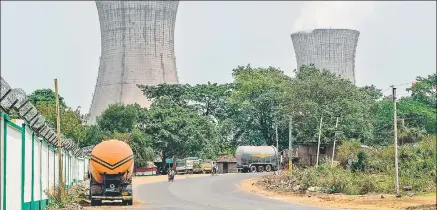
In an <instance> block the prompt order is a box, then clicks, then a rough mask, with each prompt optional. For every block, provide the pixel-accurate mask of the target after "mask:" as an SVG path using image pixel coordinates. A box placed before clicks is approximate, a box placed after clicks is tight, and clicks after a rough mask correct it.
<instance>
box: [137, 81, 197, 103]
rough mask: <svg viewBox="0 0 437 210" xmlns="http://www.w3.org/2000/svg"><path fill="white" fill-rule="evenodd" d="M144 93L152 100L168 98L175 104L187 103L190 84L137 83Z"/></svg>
mask: <svg viewBox="0 0 437 210" xmlns="http://www.w3.org/2000/svg"><path fill="white" fill-rule="evenodd" d="M137 86H138V88H140V89H141V90H142V91H143V93H144V95H145V96H146V97H147V98H148V99H151V100H152V102H153V101H159V100H164V99H165V100H169V101H171V102H173V103H175V104H177V105H180V106H184V105H187V102H188V101H187V100H188V95H189V89H190V85H188V84H184V85H183V84H158V85H153V86H152V85H137Z"/></svg>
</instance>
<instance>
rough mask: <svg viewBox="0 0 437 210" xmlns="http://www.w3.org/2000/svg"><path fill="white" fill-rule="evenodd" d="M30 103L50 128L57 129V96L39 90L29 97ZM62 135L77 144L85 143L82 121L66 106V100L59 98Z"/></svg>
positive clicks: (48, 91) (47, 90) (48, 90)
mask: <svg viewBox="0 0 437 210" xmlns="http://www.w3.org/2000/svg"><path fill="white" fill-rule="evenodd" d="M29 101H30V102H31V103H32V104H33V105H34V106H35V108H36V109H37V110H38V112H40V113H41V115H42V116H44V118H45V119H46V121H47V122H48V124H49V126H51V127H52V128H54V129H56V94H55V92H53V91H52V90H51V89H38V90H35V91H34V92H33V93H32V94H30V95H29ZM59 104H60V108H59V111H60V120H61V133H62V135H64V136H65V137H66V138H71V139H73V140H74V141H76V142H80V141H83V139H84V137H85V133H84V132H83V131H84V128H83V126H82V121H81V119H80V117H79V116H78V115H77V113H76V112H74V111H72V109H71V108H68V106H67V105H66V104H65V102H64V99H63V98H62V97H61V96H59Z"/></svg>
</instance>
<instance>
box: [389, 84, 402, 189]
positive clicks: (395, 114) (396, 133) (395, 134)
mask: <svg viewBox="0 0 437 210" xmlns="http://www.w3.org/2000/svg"><path fill="white" fill-rule="evenodd" d="M391 87H392V89H393V107H394V115H393V124H394V137H395V139H394V140H395V142H394V143H395V176H396V177H395V180H396V183H395V190H396V197H400V194H399V168H398V123H397V113H396V111H397V110H396V88H395V86H394V85H392V86H391Z"/></svg>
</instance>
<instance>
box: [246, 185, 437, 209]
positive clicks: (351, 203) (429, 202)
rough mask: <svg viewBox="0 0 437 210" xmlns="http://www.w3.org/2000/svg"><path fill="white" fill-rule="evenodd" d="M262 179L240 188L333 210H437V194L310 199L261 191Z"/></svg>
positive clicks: (325, 196) (318, 196)
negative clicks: (259, 185) (338, 209)
mask: <svg viewBox="0 0 437 210" xmlns="http://www.w3.org/2000/svg"><path fill="white" fill-rule="evenodd" d="M260 179H261V178H252V179H248V180H245V181H243V182H241V183H240V186H239V187H240V188H241V189H242V190H244V191H247V192H251V193H254V194H257V195H262V196H265V197H270V198H274V199H279V200H283V201H285V202H290V203H295V204H302V205H308V206H321V207H325V208H331V209H333V208H340V209H360V210H361V209H369V210H374V209H380V210H394V209H436V208H435V205H436V194H431V195H426V196H413V197H407V196H404V197H401V198H396V197H395V196H394V195H384V198H381V194H378V195H366V196H349V195H326V194H310V195H311V197H309V196H308V195H300V194H295V193H282V192H272V191H267V190H264V189H261V188H260V187H258V186H256V184H255V183H256V182H257V181H259V180H260ZM433 205H434V206H433Z"/></svg>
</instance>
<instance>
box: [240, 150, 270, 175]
mask: <svg viewBox="0 0 437 210" xmlns="http://www.w3.org/2000/svg"><path fill="white" fill-rule="evenodd" d="M235 157H236V158H237V168H238V169H240V170H242V171H243V172H248V171H250V172H257V171H258V172H263V171H264V170H265V171H267V172H270V171H272V170H274V171H276V170H278V151H277V149H276V148H275V147H273V146H239V147H238V148H237V150H236V151H235Z"/></svg>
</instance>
